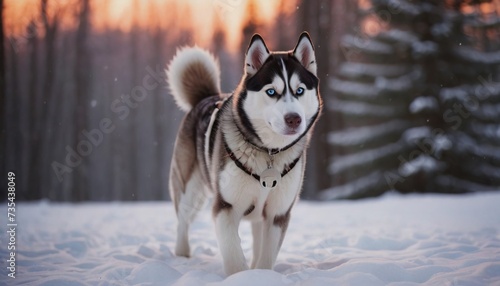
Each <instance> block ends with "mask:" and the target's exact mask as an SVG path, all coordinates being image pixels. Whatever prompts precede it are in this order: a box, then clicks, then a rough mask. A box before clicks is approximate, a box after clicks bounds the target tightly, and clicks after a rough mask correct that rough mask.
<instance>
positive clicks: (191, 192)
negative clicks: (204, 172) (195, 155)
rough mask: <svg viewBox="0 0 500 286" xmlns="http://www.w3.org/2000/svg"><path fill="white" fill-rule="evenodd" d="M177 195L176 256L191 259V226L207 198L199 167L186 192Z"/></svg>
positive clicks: (187, 185) (189, 180)
mask: <svg viewBox="0 0 500 286" xmlns="http://www.w3.org/2000/svg"><path fill="white" fill-rule="evenodd" d="M171 179H172V178H171ZM176 195H177V196H178V197H176V198H175V200H176V211H177V223H178V224H177V243H176V247H175V254H176V255H178V256H186V257H189V255H190V248H189V236H188V232H189V225H190V224H191V223H192V222H193V220H194V218H195V216H196V214H197V213H198V211H199V210H201V209H202V208H203V205H204V203H205V201H206V196H207V194H206V193H205V192H204V185H203V183H202V180H201V175H200V171H199V169H198V167H195V169H194V170H193V171H192V173H191V176H190V177H189V179H188V181H187V183H186V186H185V190H184V192H178V193H177V194H176Z"/></svg>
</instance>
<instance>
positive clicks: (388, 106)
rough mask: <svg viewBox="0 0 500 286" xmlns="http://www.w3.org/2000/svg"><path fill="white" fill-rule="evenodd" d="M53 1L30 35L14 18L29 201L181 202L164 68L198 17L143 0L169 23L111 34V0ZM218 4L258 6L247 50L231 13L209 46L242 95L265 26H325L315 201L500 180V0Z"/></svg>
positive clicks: (17, 143) (290, 37)
mask: <svg viewBox="0 0 500 286" xmlns="http://www.w3.org/2000/svg"><path fill="white" fill-rule="evenodd" d="M51 1H55V0H40V1H39V3H38V7H37V9H38V13H37V14H36V15H37V16H36V17H34V18H33V19H32V21H30V23H29V24H28V25H26V27H25V28H24V29H25V32H24V33H23V34H22V35H14V34H9V31H8V29H6V27H4V25H3V23H2V29H1V31H2V33H3V34H2V35H1V39H2V41H3V42H2V43H1V45H0V46H1V47H2V48H3V50H2V51H0V52H1V54H3V55H4V56H3V57H2V58H1V62H0V76H1V78H0V84H1V86H0V88H1V95H2V96H1V98H0V106H2V108H3V109H2V116H1V118H2V122H0V123H1V124H2V125H1V126H3V130H2V140H1V141H2V142H1V144H2V146H1V150H2V153H1V156H2V158H1V160H2V162H4V164H3V166H2V167H3V170H0V171H2V173H1V174H6V171H14V172H16V175H17V181H16V182H17V198H18V199H20V200H21V199H23V200H38V199H50V200H56V201H85V200H103V201H104V200H106V201H107V200H158V199H168V187H167V186H168V171H169V164H170V158H171V152H172V149H173V142H174V140H175V135H176V132H177V128H178V125H179V123H180V120H181V119H182V116H183V114H182V112H180V111H178V108H177V107H176V106H175V104H174V103H173V101H172V99H171V97H170V95H169V94H168V89H167V88H166V84H165V83H164V75H163V69H164V68H165V67H166V64H167V63H168V61H169V60H170V59H171V57H172V56H173V54H174V52H175V50H176V48H177V47H179V46H183V45H190V44H194V43H196V39H195V37H194V34H195V33H194V32H193V30H192V29H190V28H189V27H188V28H186V27H183V28H181V26H179V25H176V23H178V22H179V21H196V19H191V18H189V17H190V15H189V14H187V13H185V11H184V10H183V8H182V5H177V4H176V2H173V1H171V5H169V7H168V10H169V13H164V14H163V13H162V11H157V10H158V8H157V7H156V8H155V7H154V6H152V5H150V2H143V1H132V2H130V3H132V5H143V6H144V5H145V6H148V5H149V6H150V7H149V8H147V9H149V11H151V13H154V12H156V13H158V12H159V14H160V15H162V17H163V18H164V19H162V24H155V23H154V22H153V23H152V24H150V25H148V26H147V27H144V26H141V25H136V21H138V19H136V18H135V17H132V19H128V20H130V21H132V28H131V29H130V31H123V30H121V29H117V28H114V27H112V26H110V27H107V28H105V29H104V30H103V29H101V30H96V29H94V26H93V22H92V19H93V18H92V15H93V13H95V10H94V9H95V7H96V5H94V4H95V3H96V2H95V1H91V0H73V1H72V2H71V5H62V6H57V5H51ZM1 2H3V0H0V4H2V5H1V6H2V7H4V6H5V5H8V3H1ZM213 2H214V8H213V9H219V10H218V13H219V15H222V16H223V14H224V13H226V12H227V11H224V9H225V8H224V7H226V8H227V7H231V8H232V9H244V13H243V15H244V17H243V19H242V21H243V25H242V31H241V34H242V37H241V40H240V43H239V47H240V48H239V49H238V50H237V51H231V50H230V49H229V48H228V47H227V40H228V36H227V33H226V29H225V28H226V26H227V25H230V24H231V23H227V22H224V21H221V20H220V17H214V22H215V23H214V26H215V27H216V28H215V29H214V33H213V36H212V40H211V41H210V43H209V44H206V45H205V46H204V48H207V49H209V50H211V51H212V52H213V53H214V54H215V55H216V56H217V57H218V58H219V61H220V63H221V66H222V72H223V74H222V85H223V86H222V88H223V90H224V91H226V92H230V91H231V90H233V89H234V87H235V86H236V85H237V83H238V81H239V78H240V76H241V72H242V70H243V64H242V54H243V53H244V52H245V49H246V46H247V43H248V39H249V38H250V37H251V35H252V34H253V33H260V34H262V35H263V37H264V38H265V39H266V42H267V43H268V45H269V47H270V48H271V49H273V50H283V49H290V48H292V47H293V46H294V45H295V43H296V40H297V36H298V35H299V33H300V32H301V31H303V30H306V31H309V32H310V34H311V36H312V39H313V41H314V43H315V48H316V53H317V58H318V63H319V67H318V68H319V71H318V74H319V77H320V80H321V93H322V96H323V98H324V103H325V109H324V110H325V112H324V114H323V116H322V118H321V120H320V122H319V124H318V125H317V127H316V130H315V136H314V138H313V140H312V142H311V147H310V149H309V153H308V168H307V172H306V180H305V185H304V191H303V197H305V198H319V199H332V198H359V197H365V196H374V195H379V194H382V193H384V192H386V191H390V190H397V191H400V192H405V193H406V192H414V191H417V192H447V193H462V192H471V191H479V190H492V189H495V188H497V187H498V186H499V184H500V146H499V143H500V125H499V122H500V78H499V71H500V70H499V63H500V52H499V49H500V41H499V40H500V35H499V31H500V19H499V17H498V14H499V13H500V4H499V1H497V0H495V1H472V0H471V1H403V0H401V1H396V0H393V1H383V0H373V1H359V2H356V1H349V0H335V1H326V0H325V1H321V0H313V1H305V0H296V1H285V0H278V2H279V3H278V5H274V6H272V7H276V9H277V11H276V12H275V13H274V15H276V16H275V19H273V21H261V20H260V18H259V15H260V14H261V11H260V10H259V9H262V8H261V7H260V6H259V5H256V3H255V2H254V1H252V0H247V1H243V0H241V1H227V0H216V1H213ZM236 2H238V5H235V6H227V5H230V4H231V5H234V4H235V3H236ZM179 3H180V1H179ZM224 5H226V6H224ZM221 7H222V12H221V10H220V9H221ZM290 7H291V8H290ZM2 11H8V10H7V9H5V8H4V9H2ZM229 12H230V11H229ZM221 13H222V14H221ZM222 16H221V17H222ZM156 17H157V16H156ZM63 18H65V19H67V18H69V19H72V23H75V24H74V25H72V26H70V27H69V28H68V27H66V26H64V25H63V22H62V19H63ZM151 18H155V17H153V14H152V17H151ZM2 19H3V17H2ZM2 22H3V21H2ZM134 23H135V24H134ZM63 27H64V28H63ZM1 176H2V181H3V180H5V178H3V177H6V175H5V176H4V175H1ZM323 190H326V191H323ZM5 197H7V196H5Z"/></svg>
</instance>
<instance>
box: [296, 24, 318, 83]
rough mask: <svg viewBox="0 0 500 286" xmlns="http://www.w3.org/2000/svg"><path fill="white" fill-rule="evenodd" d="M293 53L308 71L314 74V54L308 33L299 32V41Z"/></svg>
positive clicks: (315, 66) (315, 68) (315, 67)
mask: <svg viewBox="0 0 500 286" xmlns="http://www.w3.org/2000/svg"><path fill="white" fill-rule="evenodd" d="M293 55H294V56H295V57H296V58H297V59H298V60H299V62H300V63H301V64H302V65H303V66H304V67H305V68H306V69H307V70H308V71H310V72H311V73H313V74H314V75H316V70H317V65H316V56H315V55H314V45H313V43H312V41H311V38H310V37H309V33H307V32H302V34H300V37H299V41H298V42H297V45H296V46H295V49H293Z"/></svg>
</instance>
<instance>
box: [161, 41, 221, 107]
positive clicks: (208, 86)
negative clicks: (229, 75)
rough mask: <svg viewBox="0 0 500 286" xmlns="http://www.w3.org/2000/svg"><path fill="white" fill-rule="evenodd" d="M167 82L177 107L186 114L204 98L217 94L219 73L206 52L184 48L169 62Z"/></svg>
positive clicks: (214, 61) (218, 92)
mask: <svg viewBox="0 0 500 286" xmlns="http://www.w3.org/2000/svg"><path fill="white" fill-rule="evenodd" d="M166 72H167V82H168V85H169V87H170V90H171V92H172V94H173V96H174V99H175V102H176V103H177V105H178V106H179V107H180V108H181V109H182V110H184V111H189V110H191V108H193V106H195V105H196V104H197V103H198V102H200V101H201V100H202V99H204V98H205V97H209V96H212V95H219V94H220V70H219V64H218V62H217V61H216V60H215V58H214V57H213V56H212V55H211V54H210V53H209V52H208V51H206V50H203V49H200V48H198V47H186V48H183V49H180V50H178V51H177V53H176V55H175V56H174V58H173V59H172V61H171V62H170V64H169V66H168V69H167V70H166Z"/></svg>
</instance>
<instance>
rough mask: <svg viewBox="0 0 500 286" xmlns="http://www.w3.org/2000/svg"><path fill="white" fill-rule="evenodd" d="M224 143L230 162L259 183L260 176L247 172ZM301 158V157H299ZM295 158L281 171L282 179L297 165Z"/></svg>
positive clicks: (297, 159)
mask: <svg viewBox="0 0 500 286" xmlns="http://www.w3.org/2000/svg"><path fill="white" fill-rule="evenodd" d="M222 141H224V148H226V152H227V154H228V155H229V158H231V160H233V162H234V163H235V164H236V166H238V168H240V169H241V170H242V171H243V172H245V173H247V174H248V175H250V176H252V177H254V178H255V179H256V180H257V181H259V182H260V176H259V175H257V174H254V173H252V171H251V170H249V169H248V168H247V167H246V166H245V165H244V164H243V163H241V161H240V160H238V158H236V155H234V152H233V151H232V150H231V148H229V146H228V145H227V143H226V140H224V139H223V140H222ZM301 156H302V155H301ZM301 156H299V157H297V158H295V160H293V161H292V162H291V163H290V164H288V165H287V166H285V168H284V169H283V171H282V172H281V177H282V178H283V177H284V176H285V175H286V174H288V173H289V172H290V171H291V170H292V169H293V168H294V167H295V165H297V162H298V161H299V160H300V157H301Z"/></svg>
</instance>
